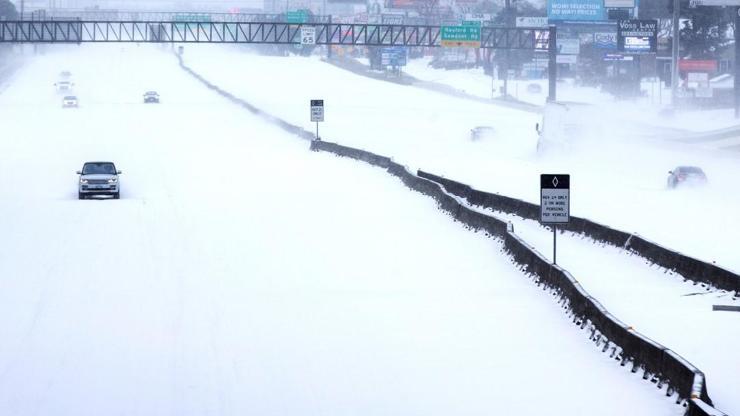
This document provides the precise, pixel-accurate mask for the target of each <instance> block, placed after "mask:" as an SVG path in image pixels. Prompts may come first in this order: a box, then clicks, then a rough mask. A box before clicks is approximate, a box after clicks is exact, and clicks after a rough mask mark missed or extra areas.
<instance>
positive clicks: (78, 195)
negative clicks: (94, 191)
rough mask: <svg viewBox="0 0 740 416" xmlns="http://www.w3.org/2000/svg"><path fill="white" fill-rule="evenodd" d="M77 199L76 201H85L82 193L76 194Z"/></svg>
mask: <svg viewBox="0 0 740 416" xmlns="http://www.w3.org/2000/svg"><path fill="white" fill-rule="evenodd" d="M77 198H78V199H85V195H84V194H83V193H82V192H78V193H77Z"/></svg>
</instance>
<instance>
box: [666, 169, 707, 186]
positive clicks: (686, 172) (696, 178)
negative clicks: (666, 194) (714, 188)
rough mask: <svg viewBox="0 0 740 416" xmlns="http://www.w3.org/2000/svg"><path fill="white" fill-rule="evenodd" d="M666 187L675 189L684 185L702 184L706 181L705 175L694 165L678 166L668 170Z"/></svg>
mask: <svg viewBox="0 0 740 416" xmlns="http://www.w3.org/2000/svg"><path fill="white" fill-rule="evenodd" d="M668 175H669V176H668V188H670V189H675V188H676V187H678V186H685V185H704V184H706V183H707V175H706V174H705V173H704V171H703V170H702V169H701V168H699V167H696V166H678V167H677V168H675V169H673V170H672V171H669V172H668Z"/></svg>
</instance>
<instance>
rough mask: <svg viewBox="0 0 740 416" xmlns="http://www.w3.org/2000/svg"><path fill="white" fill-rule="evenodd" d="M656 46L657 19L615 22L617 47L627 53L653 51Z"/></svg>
mask: <svg viewBox="0 0 740 416" xmlns="http://www.w3.org/2000/svg"><path fill="white" fill-rule="evenodd" d="M657 46H658V21H657V20H620V21H619V22H617V49H618V50H619V51H621V52H627V53H636V54H640V53H655V52H656V50H657Z"/></svg>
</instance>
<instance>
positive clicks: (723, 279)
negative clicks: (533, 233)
mask: <svg viewBox="0 0 740 416" xmlns="http://www.w3.org/2000/svg"><path fill="white" fill-rule="evenodd" d="M418 175H419V176H420V177H422V178H425V179H429V180H431V181H434V182H437V183H439V184H440V185H442V186H443V187H444V189H445V190H447V191H448V192H450V193H451V194H453V195H456V196H459V197H461V198H465V199H467V200H468V202H470V203H471V204H473V205H478V206H482V207H486V208H490V209H493V210H496V211H503V212H506V213H510V214H515V215H518V216H520V217H522V218H527V219H531V220H535V221H538V220H539V218H540V206H539V205H536V204H532V203H530V202H526V201H522V200H520V199H514V198H510V197H507V196H503V195H499V194H492V193H488V192H482V191H478V190H476V189H474V188H472V187H470V186H469V185H466V184H463V183H460V182H456V181H453V180H450V179H446V178H443V177H441V176H438V175H434V174H431V173H428V172H423V171H421V170H420V171H419V172H418ZM558 227H559V228H561V229H563V230H568V231H572V232H575V233H580V234H584V235H586V236H588V237H590V238H593V239H594V240H597V241H601V242H605V243H609V244H611V245H614V246H617V247H623V248H625V249H627V250H630V251H632V252H634V253H636V254H638V255H640V256H642V257H644V258H646V259H648V260H650V261H651V262H653V263H655V264H657V265H659V266H661V267H664V268H666V269H668V270H672V271H674V272H676V273H678V274H680V275H681V276H683V277H684V278H686V279H689V280H692V281H694V282H701V283H705V284H708V285H711V286H714V287H717V288H720V289H724V290H727V291H735V293H737V294H738V295H740V276H739V275H737V274H735V273H733V272H731V271H729V270H726V269H723V268H721V267H717V266H716V265H714V264H710V263H707V262H703V261H701V260H697V259H695V258H693V257H689V256H686V255H684V254H681V253H679V252H677V251H674V250H670V249H668V248H665V247H663V246H661V245H658V244H656V243H654V242H652V241H650V240H646V239H645V238H643V237H641V236H639V235H637V234H630V233H627V232H624V231H620V230H615V229H613V228H609V227H607V226H605V225H602V224H599V223H597V222H594V221H591V220H588V219H585V218H579V217H570V223H568V224H562V225H559V226H558Z"/></svg>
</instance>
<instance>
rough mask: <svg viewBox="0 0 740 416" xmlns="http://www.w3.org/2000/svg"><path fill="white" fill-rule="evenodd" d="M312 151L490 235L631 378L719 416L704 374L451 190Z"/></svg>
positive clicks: (370, 156) (359, 156)
mask: <svg viewBox="0 0 740 416" xmlns="http://www.w3.org/2000/svg"><path fill="white" fill-rule="evenodd" d="M311 150H313V151H323V152H330V153H333V154H336V155H339V156H344V157H349V158H352V159H356V160H360V161H364V162H366V163H369V164H371V165H374V166H378V167H381V168H384V169H386V171H387V172H388V173H390V174H391V175H394V176H396V177H398V178H399V179H400V180H401V181H402V182H403V183H404V184H405V185H406V186H407V187H409V188H411V189H413V190H415V191H417V192H420V193H422V194H424V195H427V196H430V197H432V198H434V200H435V201H436V202H437V204H438V206H439V208H440V209H441V210H442V211H444V212H446V213H447V214H449V215H450V216H452V218H454V219H455V220H456V221H459V222H461V223H463V224H465V225H466V226H467V227H470V228H472V229H475V230H484V231H485V232H487V233H488V234H490V235H491V236H494V237H497V238H500V239H502V240H503V242H504V249H505V250H506V251H507V252H508V253H509V254H510V255H511V256H512V258H513V259H514V261H515V262H516V263H517V264H519V265H520V266H521V267H522V269H523V271H524V272H525V273H527V274H529V275H530V276H531V277H532V278H533V279H534V280H535V281H536V283H537V284H538V285H542V286H543V287H544V288H547V289H549V290H550V291H552V292H553V293H554V294H555V295H556V296H558V298H559V300H560V302H561V303H562V304H563V307H564V308H566V309H567V310H568V311H569V314H570V315H571V317H572V320H573V322H574V323H575V324H576V325H578V326H580V327H581V328H582V329H587V330H589V331H590V336H589V339H590V340H592V341H593V342H594V343H595V344H596V345H597V346H598V347H599V348H601V349H602V351H603V352H605V353H609V354H610V356H611V357H612V358H614V359H615V360H618V361H619V362H620V364H621V365H622V366H626V365H627V364H631V365H632V368H631V371H632V372H633V373H634V372H637V371H640V370H642V371H643V376H642V377H643V379H646V380H650V381H652V382H654V383H656V384H657V385H658V387H662V386H664V385H667V386H668V387H667V393H668V394H669V395H672V394H674V393H675V394H676V395H677V397H678V399H677V400H676V403H677V404H678V403H681V404H683V405H684V406H686V407H687V411H686V414H687V415H689V416H722V415H724V413H722V412H721V411H719V410H717V409H715V408H714V407H712V401H711V399H710V398H709V396H708V394H707V389H706V382H705V377H704V373H702V372H701V371H700V370H698V369H697V368H696V367H694V366H693V365H692V364H691V363H689V362H688V361H687V360H685V359H684V358H682V357H681V356H679V355H678V354H676V353H675V352H673V351H672V350H670V349H668V348H666V347H664V346H662V345H660V344H658V343H656V342H654V341H652V340H651V339H649V338H647V337H646V336H644V335H642V334H640V333H638V332H637V331H635V330H634V329H633V328H632V327H631V326H628V325H626V324H624V323H623V322H621V321H620V320H619V319H617V318H616V317H615V316H613V315H612V314H611V313H609V312H608V311H607V310H606V308H604V307H603V306H602V305H601V304H600V303H599V302H598V301H597V300H596V299H594V298H593V297H591V296H590V295H589V294H588V293H587V292H586V290H585V289H583V287H582V286H581V285H580V284H579V283H578V281H577V280H576V279H574V278H573V276H571V275H570V273H568V272H567V271H565V270H564V269H562V268H561V267H560V266H557V265H553V264H551V263H549V262H548V261H547V260H546V259H545V258H544V257H543V256H542V255H541V254H540V253H538V252H537V251H536V250H534V249H532V248H530V247H529V246H528V245H527V244H526V243H525V242H524V241H523V240H521V239H520V238H519V237H518V236H517V235H516V234H514V233H513V232H511V231H509V230H508V229H507V224H506V223H505V222H503V221H501V220H499V219H496V218H494V217H492V216H488V215H486V214H483V213H481V212H478V211H475V210H472V209H470V208H468V207H467V206H465V204H463V203H462V202H460V200H458V199H457V198H458V197H459V196H458V197H456V196H454V195H452V194H454V192H453V191H451V190H450V188H447V190H448V191H449V192H450V193H448V192H446V191H445V188H443V186H442V185H440V184H439V183H437V182H435V181H433V180H430V179H427V178H424V177H423V176H422V175H421V172H419V173H420V174H419V175H418V176H417V175H415V174H413V173H411V172H409V171H408V169H406V167H404V166H402V165H400V164H398V163H395V162H393V160H392V159H391V158H389V157H386V156H380V155H376V154H374V153H371V152H367V151H364V150H359V149H354V148H351V147H347V146H342V145H339V144H336V143H330V142H324V141H312V142H311ZM426 175H429V174H426ZM440 179H441V178H440ZM448 185H450V186H451V187H452V188H456V189H457V190H458V191H460V190H461V189H465V187H466V186H467V185H464V184H460V183H458V182H450V183H448ZM468 188H469V187H468ZM481 196H483V195H481ZM502 198H503V199H502V203H509V204H515V203H516V201H518V200H514V199H512V198H506V197H502ZM523 207H524V210H525V211H526V210H531V209H532V207H530V206H528V205H524V206H523ZM537 212H539V211H537ZM530 214H531V212H530ZM584 224H585V223H584ZM607 234H608V235H605V238H610V237H612V236H613V235H612V234H610V233H607ZM614 235H616V234H614ZM627 238H629V237H627ZM604 241H606V240H604Z"/></svg>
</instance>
